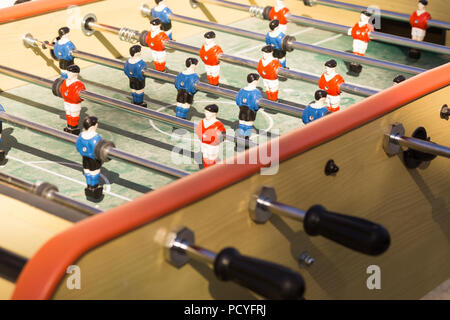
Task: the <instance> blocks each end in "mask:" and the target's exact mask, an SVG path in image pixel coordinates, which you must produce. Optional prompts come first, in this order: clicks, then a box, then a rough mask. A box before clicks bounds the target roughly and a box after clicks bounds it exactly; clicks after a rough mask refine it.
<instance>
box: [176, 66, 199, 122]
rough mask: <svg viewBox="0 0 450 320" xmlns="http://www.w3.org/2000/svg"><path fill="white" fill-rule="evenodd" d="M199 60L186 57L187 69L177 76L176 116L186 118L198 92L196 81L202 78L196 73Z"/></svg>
mask: <svg viewBox="0 0 450 320" xmlns="http://www.w3.org/2000/svg"><path fill="white" fill-rule="evenodd" d="M197 65H198V60H197V59H196V58H187V59H186V70H184V71H183V72H180V73H179V74H178V75H177V77H176V78H175V88H176V89H177V90H178V94H177V108H176V116H177V117H178V118H182V119H186V118H187V115H188V113H189V109H190V107H191V105H192V103H193V102H194V95H195V94H196V93H197V89H196V88H195V83H196V82H197V81H199V80H200V77H199V76H198V74H196V73H195V69H196V68H197Z"/></svg>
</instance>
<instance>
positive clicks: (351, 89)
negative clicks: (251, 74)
mask: <svg viewBox="0 0 450 320" xmlns="http://www.w3.org/2000/svg"><path fill="white" fill-rule="evenodd" d="M88 25H89V28H91V29H92V30H96V31H99V30H100V29H98V30H97V26H98V24H97V23H94V22H89V23H88ZM105 30H109V29H105ZM111 30H117V28H111ZM113 33H115V34H118V33H117V32H113ZM141 35H142V34H141ZM121 40H123V39H121ZM165 46H166V47H168V48H171V49H175V50H179V51H183V52H188V53H193V54H198V52H199V51H200V48H198V47H194V46H191V45H187V44H184V43H180V42H177V41H173V40H169V41H166V42H165ZM219 60H220V61H224V62H228V63H231V64H235V65H238V66H244V67H248V68H251V69H256V68H257V66H258V61H254V60H248V59H244V58H240V57H237V56H232V55H228V54H222V55H220V57H219ZM278 74H279V75H281V76H284V77H286V78H291V79H296V80H302V81H307V82H311V83H317V82H318V81H319V79H320V78H319V77H318V76H316V75H313V74H308V73H303V72H300V71H294V70H290V69H285V68H280V69H279V71H278ZM341 90H342V91H344V92H347V93H350V94H355V95H359V96H363V97H369V96H371V95H374V94H376V93H378V92H379V90H374V89H370V88H365V87H360V86H358V85H355V84H351V83H344V84H343V85H341Z"/></svg>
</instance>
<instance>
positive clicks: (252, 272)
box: [214, 248, 305, 300]
mask: <svg viewBox="0 0 450 320" xmlns="http://www.w3.org/2000/svg"><path fill="white" fill-rule="evenodd" d="M214 273H215V274H216V276H217V277H218V278H219V279H220V280H222V281H233V282H235V283H237V284H239V285H241V286H243V287H246V288H248V289H250V290H252V291H254V292H255V293H257V294H259V295H261V296H263V297H265V298H267V299H274V300H298V299H301V298H302V297H303V293H304V292H305V282H304V280H303V278H302V276H301V275H300V274H299V273H297V272H295V271H293V270H291V269H289V268H286V267H284V266H281V265H278V264H275V263H272V262H267V261H264V260H259V259H255V258H251V257H246V256H243V255H241V254H240V253H239V252H238V251H237V250H236V249H234V248H226V249H223V250H222V251H220V252H219V254H218V255H217V257H216V259H215V261H214Z"/></svg>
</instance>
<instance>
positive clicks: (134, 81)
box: [123, 45, 147, 108]
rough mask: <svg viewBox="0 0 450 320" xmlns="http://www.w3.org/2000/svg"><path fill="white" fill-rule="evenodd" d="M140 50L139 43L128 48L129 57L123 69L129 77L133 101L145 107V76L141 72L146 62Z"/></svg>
mask: <svg viewBox="0 0 450 320" xmlns="http://www.w3.org/2000/svg"><path fill="white" fill-rule="evenodd" d="M141 51H142V48H141V46H140V45H135V46H132V47H131V48H130V55H131V58H130V59H128V60H127V62H125V66H124V68H123V71H124V72H125V74H126V75H127V77H128V78H129V79H130V89H131V92H132V96H133V103H134V104H136V105H138V106H141V107H144V108H147V103H145V102H144V89H145V76H144V74H143V72H142V71H143V70H144V68H146V67H147V64H146V63H145V61H144V60H142V58H141Z"/></svg>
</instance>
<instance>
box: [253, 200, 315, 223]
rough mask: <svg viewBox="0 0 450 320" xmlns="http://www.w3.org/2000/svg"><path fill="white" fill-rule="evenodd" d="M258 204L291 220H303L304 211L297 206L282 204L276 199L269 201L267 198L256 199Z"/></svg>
mask: <svg viewBox="0 0 450 320" xmlns="http://www.w3.org/2000/svg"><path fill="white" fill-rule="evenodd" d="M257 202H258V204H259V205H261V206H264V207H266V208H268V209H269V210H270V212H272V213H273V214H277V215H280V216H284V217H287V218H290V219H293V220H298V221H303V220H304V219H305V214H306V212H305V211H303V210H300V209H298V208H295V207H292V206H289V205H287V204H283V203H280V202H277V201H270V200H268V199H258V200H257Z"/></svg>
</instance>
